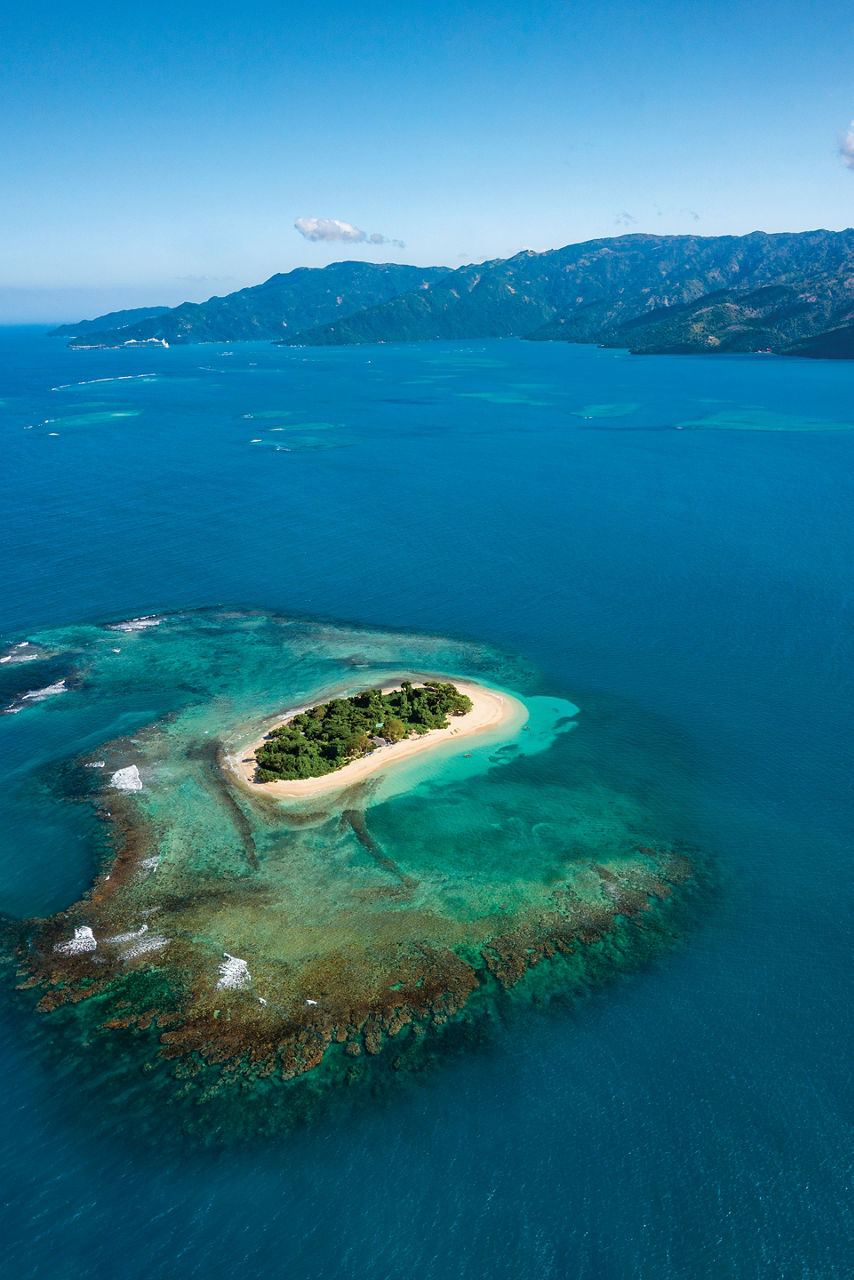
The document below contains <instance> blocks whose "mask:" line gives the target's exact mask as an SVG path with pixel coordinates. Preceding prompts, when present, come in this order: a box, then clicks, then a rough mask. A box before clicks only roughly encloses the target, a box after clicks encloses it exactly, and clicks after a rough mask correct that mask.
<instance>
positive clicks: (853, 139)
mask: <svg viewBox="0 0 854 1280" xmlns="http://www.w3.org/2000/svg"><path fill="white" fill-rule="evenodd" d="M839 154H840V155H841V156H842V163H843V164H846V165H847V166H848V168H849V169H854V120H852V121H851V123H850V125H849V126H848V132H847V133H846V134H845V136H844V137H843V138H842V139H841V140H840V143H839Z"/></svg>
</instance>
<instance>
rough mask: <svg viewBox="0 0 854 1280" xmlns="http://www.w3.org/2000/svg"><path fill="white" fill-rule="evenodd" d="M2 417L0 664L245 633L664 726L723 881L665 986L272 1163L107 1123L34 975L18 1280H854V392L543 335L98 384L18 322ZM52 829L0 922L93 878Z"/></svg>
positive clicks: (516, 1033) (7, 1250)
mask: <svg viewBox="0 0 854 1280" xmlns="http://www.w3.org/2000/svg"><path fill="white" fill-rule="evenodd" d="M0 415H2V418H0V421H1V422H2V426H1V427H0V430H2V459H3V465H2V490H3V498H2V515H1V516H0V518H2V551H3V554H2V559H0V648H3V649H4V650H5V648H6V646H8V645H13V644H16V643H19V642H21V641H22V640H25V639H26V638H27V635H28V633H29V632H31V631H33V630H35V629H43V628H49V627H59V626H66V625H68V624H71V623H75V622H83V621H101V620H108V619H116V618H122V617H130V616H135V615H139V614H149V613H155V612H160V611H167V610H170V609H173V610H174V609H187V608H192V607H200V606H210V605H220V604H225V605H234V606H250V607H258V608H262V609H273V610H279V611H283V612H285V613H289V614H294V615H297V616H305V617H312V618H322V619H329V620H336V621H343V622H348V623H349V622H352V623H360V624H367V625H369V626H372V627H380V628H402V629H405V630H411V631H414V632H421V633H425V632H426V633H433V634H436V635H440V636H451V637H460V638H464V639H465V640H467V641H474V642H482V643H484V644H486V645H489V646H491V647H493V648H495V649H499V650H503V651H506V652H507V653H509V654H512V655H514V656H515V657H516V658H518V659H519V660H520V661H522V662H525V663H528V664H530V667H531V669H533V670H535V671H536V672H538V673H539V674H538V679H539V681H540V683H541V685H542V687H543V688H547V689H552V690H554V691H555V693H557V694H560V695H561V696H562V697H567V698H570V699H572V700H573V701H574V702H576V703H578V704H579V705H581V706H582V707H584V706H585V705H587V704H590V703H591V702H592V703H597V700H598V703H599V704H601V705H607V706H608V707H609V708H611V714H612V715H613V714H624V716H625V720H626V723H630V724H632V725H637V724H638V723H640V722H645V723H647V724H648V725H649V726H650V736H651V739H652V738H654V740H655V742H656V744H657V746H656V749H657V750H660V749H661V744H665V745H666V748H667V750H669V751H672V752H673V753H676V754H678V755H679V757H680V759H681V760H682V761H683V764H684V769H683V773H682V775H681V776H682V777H683V778H684V783H683V787H684V791H683V794H681V795H680V796H679V797H678V802H679V809H680V812H682V813H683V814H688V815H689V816H688V819H687V820H686V823H685V830H684V831H682V832H680V835H681V836H682V837H684V838H685V839H686V840H687V841H689V842H691V843H692V844H694V845H696V846H697V847H698V848H701V849H703V850H704V851H705V853H706V854H707V855H708V858H709V862H710V865H711V866H713V867H714V890H713V892H711V893H710V894H709V896H708V901H707V902H705V904H704V906H703V910H702V912H701V913H700V914H699V916H698V918H697V920H696V921H695V922H694V923H693V925H692V927H691V928H690V929H689V930H688V932H687V933H686V935H685V937H684V940H683V942H682V944H681V946H679V947H678V948H677V949H676V950H675V951H671V952H669V953H667V954H666V955H664V956H662V957H661V958H660V959H659V960H658V961H657V962H656V963H655V964H654V965H651V966H649V967H647V968H645V969H643V970H641V971H640V972H637V973H633V974H632V975H631V976H629V977H627V978H625V979H624V980H621V981H620V982H618V983H615V984H613V985H611V986H608V987H604V988H602V989H601V991H599V992H598V993H597V994H595V995H593V996H591V997H590V998H588V999H587V1000H585V1001H583V1002H581V1003H576V1004H574V1005H572V1006H571V1007H569V1008H552V1009H549V1010H548V1011H545V1012H540V1013H535V1012H532V1013H531V1014H530V1015H529V1021H527V1022H526V1020H525V1018H524V1017H522V1018H520V1019H519V1020H517V1022H516V1023H515V1024H514V1026H513V1027H511V1028H509V1029H508V1031H507V1034H505V1035H499V1036H497V1037H495V1038H494V1040H493V1041H492V1042H491V1043H489V1044H488V1045H487V1046H484V1047H483V1048H481V1049H478V1050H476V1051H473V1052H472V1053H470V1054H466V1055H462V1056H458V1057H455V1058H453V1060H451V1061H449V1062H448V1063H447V1064H445V1065H444V1066H443V1067H442V1069H441V1070H437V1071H435V1072H432V1073H429V1074H428V1075H427V1076H425V1078H424V1079H423V1080H419V1081H416V1082H413V1083H411V1084H410V1085H409V1086H407V1087H402V1088H401V1089H400V1091H399V1093H394V1094H392V1095H391V1096H387V1097H385V1098H383V1100H382V1101H381V1102H378V1103H377V1105H376V1106H371V1105H365V1106H363V1107H361V1108H355V1109H353V1110H351V1111H348V1112H347V1113H346V1114H345V1115H343V1116H342V1115H341V1114H338V1113H332V1114H330V1116H329V1117H328V1118H326V1119H324V1118H323V1117H321V1118H319V1119H318V1120H316V1121H315V1122H314V1123H312V1124H311V1125H310V1126H308V1127H306V1128H303V1129H299V1130H297V1131H296V1132H295V1133H291V1134H289V1135H287V1137H277V1138H275V1139H272V1138H271V1140H270V1142H269V1143H258V1142H254V1143H253V1144H252V1145H251V1146H241V1145H240V1144H236V1145H233V1146H231V1147H212V1148H211V1149H210V1150H208V1149H206V1148H204V1147H201V1146H199V1145H198V1144H195V1145H194V1144H191V1143H187V1144H182V1143H181V1142H163V1143H162V1144H158V1143H157V1142H156V1141H152V1139H151V1134H150V1133H146V1134H142V1133H140V1135H139V1139H138V1141H136V1140H135V1139H134V1133H133V1126H132V1125H130V1126H127V1125H126V1126H125V1127H124V1128H123V1129H122V1130H121V1132H119V1131H116V1133H115V1134H111V1132H110V1129H109V1126H107V1127H106V1129H105V1128H104V1126H96V1125H91V1124H89V1123H87V1121H86V1115H87V1113H86V1111H85V1109H84V1110H83V1111H82V1112H81V1110H80V1108H79V1106H78V1096H79V1093H80V1089H81V1082H80V1081H79V1080H78V1079H77V1078H76V1076H75V1072H74V1071H73V1070H58V1069H57V1065H56V1060H55V1058H51V1057H50V1056H49V1055H45V1054H44V1053H43V1052H42V1050H41V1047H40V1043H39V1039H38V1036H37V1035H34V1034H33V1032H32V1029H31V1023H32V1021H33V1015H32V1013H31V1012H30V1011H29V1009H27V1008H26V1007H24V1006H23V1005H22V1004H21V1003H20V1001H19V1000H18V999H17V998H16V997H15V996H14V994H13V992H12V990H11V987H12V983H11V981H10V982H9V983H8V985H7V987H4V990H3V992H2V995H0V1019H2V1039H0V1053H2V1066H0V1079H2V1083H3V1124H2V1128H0V1205H2V1220H0V1266H2V1272H3V1275H4V1276H8V1277H10V1280H25V1277H36V1276H38V1277H50V1278H51V1280H70V1278H71V1277H75V1280H77V1278H79V1277H97V1278H98V1280H100V1278H101V1277H104V1278H106V1277H121V1278H122V1280H137V1277H138V1278H139V1280H143V1277H144V1278H145V1280H159V1278H165V1277H178V1276H180V1277H196V1276H198V1277H205V1278H206V1280H225V1278H226V1277H228V1278H229V1280H233V1278H235V1277H256V1276H265V1277H266V1276H289V1277H291V1276H292V1277H299V1278H300V1280H338V1278H339V1277H340V1278H341V1280H350V1277H353V1278H354V1280H355V1278H356V1277H358V1278H359V1280H404V1278H405V1280H410V1278H411V1277H422V1278H423V1280H446V1278H448V1280H458V1278H459V1280H484V1277H490V1278H491V1280H504V1278H507V1280H509V1278H510V1277H513V1278H514V1280H528V1278H530V1280H547V1278H548V1280H552V1278H554V1280H558V1278H560V1280H564V1278H565V1277H573V1280H575V1278H577V1280H677V1278H678V1280H691V1278H693V1277H697V1278H704V1277H709V1278H712V1277H714V1278H715V1280H736V1278H737V1280H758V1278H761V1280H765V1278H768V1280H772V1278H773V1280H777V1278H785V1280H790V1278H791V1280H795V1278H807V1277H809V1278H811V1280H837V1278H840V1280H841V1278H842V1277H849V1276H850V1275H851V1274H852V1273H854V1247H853V1246H854V1242H852V1233H851V1200H850V1173H851V1164H852V1146H851V1138H852V1125H851V1121H852V1088H851V1062H852V1056H851V1049H852V1045H851V1032H850V1025H851V1022H850V1007H851V1000H850V974H851V922H852V889H851V858H852V844H854V841H852V834H854V821H852V819H854V812H852V809H854V806H853V805H852V787H851V737H852V733H851V694H852V622H854V567H852V566H854V555H852V553H854V517H852V512H854V365H852V364H846V363H844V362H838V363H833V362H822V361H798V360H786V359H778V358H775V357H766V356H756V357H733V358H727V357H709V358H693V357H683V358H666V357H645V358H636V357H632V356H630V355H628V354H626V353H624V352H618V351H604V350H598V349H596V348H589V347H579V346H568V345H563V344H557V343H555V344H545V343H544V344H534V343H524V342H517V341H494V342H478V343H465V344H450V343H437V344H431V345H418V346H378V347H360V348H353V349H340V350H337V349H326V350H324V349H318V350H299V349H285V348H274V347H272V346H269V345H266V344H238V345H235V346H233V347H231V348H228V347H221V346H198V347H184V348H180V347H177V348H172V349H170V350H147V349H138V350H127V351H90V352H71V351H69V350H67V349H66V348H65V347H64V346H63V345H62V344H61V342H59V341H58V340H55V339H49V338H47V337H46V336H44V335H43V334H42V333H41V332H39V331H38V330H34V329H19V330H11V329H9V330H5V331H0ZM5 670H6V669H5V668H4V671H5ZM4 679H6V676H5V675H4ZM21 683H22V687H21V690H20V691H18V692H22V691H24V690H25V689H26V687H27V685H26V675H25V674H22V676H21ZM621 709H622V711H621ZM41 714H42V712H41V710H40V708H39V707H38V706H36V707H33V708H31V709H30V710H28V711H27V712H26V715H24V714H22V715H20V716H19V717H17V720H18V721H20V722H21V725H22V726H23V725H24V724H25V720H26V716H32V717H34V718H33V719H31V720H30V721H29V723H30V724H32V725H35V726H38V725H39V724H41V723H44V725H48V724H49V721H48V720H47V719H44V721H40V720H38V719H37V717H38V716H40V715H41ZM24 731H25V730H24V729H23V728H22V730H21V732H24ZM33 741H34V743H36V744H37V746H38V749H39V750H41V751H43V752H46V753H47V755H48V756H49V753H50V749H51V748H50V742H49V741H48V742H45V741H44V735H43V734H42V735H39V734H36V733H35V732H34V736H33ZM630 746H631V750H632V751H634V752H636V751H637V742H636V741H633V742H632V743H631V744H630ZM35 749H36V747H35V746H34V750H35ZM21 767H24V768H26V763H24V765H23V766H22V762H21V760H20V759H19V758H17V757H15V756H13V755H12V754H11V753H10V754H7V755H6V756H4V757H3V758H2V759H0V771H2V775H3V776H4V778H7V779H8V778H10V777H12V776H13V775H14V774H15V771H16V770H19V769H20V768H21ZM645 785H654V782H653V783H652V784H645ZM38 803H39V801H38V796H37V795H34V797H33V808H32V812H28V813H27V815H26V816H24V815H21V823H22V826H21V828H20V830H18V829H16V823H15V821H14V820H13V819H11V818H10V819H5V820H4V830H3V837H2V843H0V849H2V852H0V911H2V912H5V913H8V914H14V915H26V914H47V913H50V912H53V911H56V910H58V909H60V908H61V907H63V906H64V905H65V904H68V903H70V902H71V901H72V900H73V899H74V898H75V897H77V896H79V895H80V894H81V893H82V892H83V891H84V890H85V888H86V886H87V885H88V883H89V881H90V879H91V877H92V874H93V868H94V853H93V851H92V850H91V848H90V847H89V844H88V843H87V842H86V840H85V839H83V838H82V836H81V833H80V831H79V830H78V826H76V825H75V823H76V821H77V820H76V818H75V816H74V814H73V813H72V814H70V815H69V818H68V825H67V826H64V827H62V826H60V827H57V825H56V824H55V823H53V822H51V821H48V820H47V819H45V821H44V823H43V825H42V826H39V821H40V819H39V815H38ZM22 830H23V831H25V837H24V836H23V835H22V834H21V831H22ZM155 1131H156V1126H155Z"/></svg>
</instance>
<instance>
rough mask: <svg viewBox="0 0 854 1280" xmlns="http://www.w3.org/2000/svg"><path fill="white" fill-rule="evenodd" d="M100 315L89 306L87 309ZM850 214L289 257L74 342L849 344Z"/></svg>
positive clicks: (840, 351) (852, 318) (837, 350)
mask: <svg viewBox="0 0 854 1280" xmlns="http://www.w3.org/2000/svg"><path fill="white" fill-rule="evenodd" d="M96 323H97V322H90V325H94V324H96ZM849 329H851V330H852V331H854V229H850V228H849V229H847V230H845V231H825V230H816V231H804V232H776V233H768V232H761V231H755V232H751V233H750V234H749V235H746V236H693V235H686V236H655V235H649V234H645V233H633V234H629V235H625V236H617V237H610V238H600V239H596V240H589V241H584V242H581V243H579V244H572V245H565V246H563V247H562V248H560V249H550V250H546V251H545V252H543V253H537V252H534V251H533V250H522V251H521V252H520V253H518V254H515V255H514V256H513V257H510V258H503V259H502V258H498V259H493V260H491V261H488V262H483V263H471V264H467V265H465V266H462V267H458V268H456V269H455V270H453V269H451V268H448V267H428V268H417V267H405V266H399V265H396V264H371V263H359V262H350V263H346V262H345V263H333V264H331V266H329V267H324V268H307V267H300V268H297V269H296V270H295V271H291V272H288V273H286V274H283V275H276V276H272V277H271V278H270V280H268V281H265V282H264V283H263V284H261V285H256V286H253V287H250V288H247V289H243V290H239V291H237V293H234V294H229V295H227V296H226V297H225V298H214V299H210V300H209V301H208V302H207V303H195V304H190V303H184V304H183V305H182V306H181V307H177V308H173V309H172V310H171V311H169V312H166V313H161V314H159V315H155V316H151V317H149V318H147V319H144V320H142V321H140V322H139V323H136V324H131V325H129V326H127V327H125V328H122V329H112V330H110V329H107V328H106V327H105V329H104V330H103V331H100V332H99V331H98V330H97V328H96V329H94V330H93V329H91V328H90V329H89V331H88V332H85V333H84V334H82V335H81V336H80V338H79V339H78V340H77V341H76V342H75V340H74V339H72V341H71V343H70V344H69V345H87V346H88V345H104V346H109V345H123V344H124V343H125V342H128V341H131V342H138V341H154V340H158V339H166V340H168V341H240V340H242V339H244V338H268V339H270V340H272V341H275V342H278V343H280V344H282V345H288V346H340V345H353V344H358V343H373V342H410V341H421V342H424V341H435V340H437V339H449V340H467V339H479V338H500V337H517V338H527V339H531V340H535V341H569V342H589V343H597V344H599V345H602V346H614V347H627V348H628V349H629V350H630V351H634V352H637V353H640V354H644V353H647V354H652V353H665V354H685V353H692V352H708V353H715V352H718V353H720V352H747V351H756V350H763V351H764V350H770V351H774V352H777V353H779V354H787V355H805V356H823V355H825V354H827V355H829V356H832V357H833V358H838V359H848V358H852V353H854V340H852V334H851V333H849V332H848V330H849Z"/></svg>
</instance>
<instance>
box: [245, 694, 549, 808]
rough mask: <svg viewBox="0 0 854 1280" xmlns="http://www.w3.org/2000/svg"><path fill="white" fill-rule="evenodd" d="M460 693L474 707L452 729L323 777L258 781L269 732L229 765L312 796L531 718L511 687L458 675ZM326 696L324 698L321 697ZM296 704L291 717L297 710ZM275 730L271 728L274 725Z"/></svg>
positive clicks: (274, 789)
mask: <svg viewBox="0 0 854 1280" xmlns="http://www.w3.org/2000/svg"><path fill="white" fill-rule="evenodd" d="M453 683H454V685H455V686H456V687H457V689H459V691H460V693H464V694H466V696H467V697H469V698H471V701H472V704H473V705H472V709H471V711H467V712H466V714H465V715H463V716H451V717H450V724H449V725H448V727H447V729H430V730H428V732H427V733H425V734H422V735H420V736H419V737H414V738H403V739H402V740H401V741H400V742H394V743H390V744H389V745H387V746H385V747H377V749H376V750H375V751H371V752H370V753H369V754H368V755H366V756H359V757H358V759H356V760H351V761H350V763H349V764H345V765H344V766H343V767H342V768H340V769H335V770H334V771H333V772H332V773H325V774H323V775H322V776H321V777H319V778H294V779H280V780H278V781H276V782H255V781H254V776H255V768H256V765H255V753H256V751H257V750H258V749H259V747H260V746H261V745H262V743H263V742H264V741H265V738H266V734H264V735H262V736H261V737H260V738H257V739H256V740H255V741H254V742H253V743H252V744H251V745H250V746H249V747H247V748H245V749H244V750H242V751H239V752H237V753H230V754H229V755H228V756H227V757H226V765H227V767H228V768H229V770H230V772H232V773H233V774H234V775H235V777H236V778H237V780H238V781H239V782H240V784H241V785H242V786H244V787H246V788H248V789H249V790H250V791H251V792H252V793H253V794H256V795H257V794H260V795H266V796H271V797H273V798H276V797H278V798H280V799H294V800H296V799H309V798H311V797H313V796H318V795H326V794H329V793H330V792H333V791H341V790H343V789H344V788H346V787H350V786H353V784H354V783H357V782H363V781H364V780H365V779H366V778H369V777H371V776H372V775H373V774H375V773H378V772H379V771H380V770H384V769H387V768H389V767H390V766H391V765H395V764H397V763H398V762H399V761H401V760H408V759H410V758H411V757H412V756H414V755H419V754H421V753H422V752H425V751H431V750H433V749H435V748H436V747H438V746H441V745H442V743H445V742H458V741H462V740H464V739H467V738H473V737H476V736H477V735H479V734H482V733H487V732H488V731H489V730H491V729H499V728H501V726H502V725H505V724H508V723H509V722H510V721H513V720H517V721H518V723H519V727H520V728H521V727H522V724H524V722H525V721H526V720H527V718H528V712H527V709H526V707H525V705H524V703H522V702H520V701H519V699H518V698H514V697H512V695H510V694H507V693H499V692H498V691H497V690H496V689H487V688H486V687H485V686H484V685H479V684H475V683H473V682H472V681H470V680H454V681H453ZM399 684H400V682H399V681H397V682H395V683H392V684H389V685H384V686H383V691H384V692H388V691H389V690H391V689H396V688H398V687H399ZM320 700H321V699H318V701H320ZM298 710H299V709H295V710H294V711H293V712H291V713H290V715H289V716H288V717H287V718H288V719H290V718H291V716H292V715H296V714H297V712H298ZM282 723H283V720H282V717H281V716H277V717H276V719H275V721H274V722H273V723H272V724H271V726H270V727H271V728H272V727H274V726H275V725H279V724H282ZM268 732H269V730H268Z"/></svg>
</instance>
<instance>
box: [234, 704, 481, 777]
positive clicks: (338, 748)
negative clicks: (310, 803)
mask: <svg viewBox="0 0 854 1280" xmlns="http://www.w3.org/2000/svg"><path fill="white" fill-rule="evenodd" d="M471 709H472V701H471V698H469V697H467V695H466V694H464V693H461V692H460V691H459V689H457V687H456V685H453V684H443V683H442V682H441V681H438V680H428V681H426V682H425V683H424V684H420V685H413V684H412V683H411V682H410V681H408V680H404V681H403V682H402V684H401V686H400V688H399V689H393V690H391V691H390V692H388V693H383V692H382V690H381V689H366V690H364V691H363V692H362V693H356V694H354V695H353V696H352V697H350V698H333V699H332V701H331V702H322V703H319V704H318V705H317V706H316V707H311V708H309V710H308V711H302V712H300V714H299V715H296V716H293V717H292V718H291V719H290V720H288V721H286V722H285V724H282V725H280V726H279V727H278V728H276V729H273V730H271V732H270V733H269V734H267V736H266V738H265V739H264V742H263V743H262V744H261V746H260V747H259V748H258V750H257V751H256V753H255V763H256V765H257V770H256V773H255V780H256V781H257V782H278V781H284V780H287V779H292V778H319V777H322V776H323V775H324V774H327V773H332V772H333V771H334V770H335V769H340V768H342V767H343V766H344V765H345V764H348V763H349V762H350V761H351V760H356V759H358V758H359V757H360V756H364V755H367V754H368V753H369V752H371V751H375V750H377V748H378V747H383V746H386V745H387V744H389V743H394V742H400V741H401V740H402V739H403V738H407V737H410V736H411V735H413V734H424V733H428V732H429V731H430V730H431V729H447V728H448V727H449V722H448V717H449V716H462V715H465V714H466V713H467V712H469V711H471Z"/></svg>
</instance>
